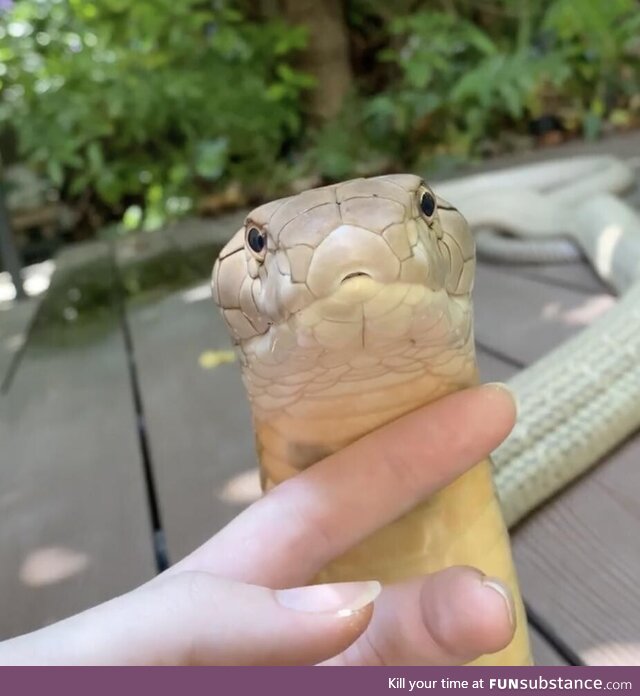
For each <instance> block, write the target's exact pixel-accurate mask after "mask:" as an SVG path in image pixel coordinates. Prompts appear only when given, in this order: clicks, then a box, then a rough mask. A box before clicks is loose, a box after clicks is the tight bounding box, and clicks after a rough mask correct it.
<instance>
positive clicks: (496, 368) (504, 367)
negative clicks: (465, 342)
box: [476, 346, 519, 382]
mask: <svg viewBox="0 0 640 696" xmlns="http://www.w3.org/2000/svg"><path fill="white" fill-rule="evenodd" d="M476 357H477V359H478V368H479V370H480V379H481V380H482V381H483V382H506V381H507V380H508V379H509V378H510V377H513V375H514V374H515V373H516V372H517V371H518V369H519V368H518V367H517V366H516V365H514V364H513V363H511V362H508V361H506V360H504V359H503V358H501V357H500V356H499V355H496V354H492V353H489V352H488V351H487V350H486V349H485V348H483V347H482V346H476Z"/></svg>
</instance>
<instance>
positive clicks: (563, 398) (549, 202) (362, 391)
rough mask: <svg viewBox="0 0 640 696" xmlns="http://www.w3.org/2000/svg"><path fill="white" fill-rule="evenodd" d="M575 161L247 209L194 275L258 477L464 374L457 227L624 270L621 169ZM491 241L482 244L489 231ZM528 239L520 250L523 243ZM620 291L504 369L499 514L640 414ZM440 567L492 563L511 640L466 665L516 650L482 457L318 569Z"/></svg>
mask: <svg viewBox="0 0 640 696" xmlns="http://www.w3.org/2000/svg"><path fill="white" fill-rule="evenodd" d="M582 164H583V166H584V171H583V174H584V175H583V176H582V177H580V176H576V166H578V168H579V166H580V165H579V163H578V165H576V164H575V163H574V164H573V165H567V164H566V163H559V164H558V163H554V164H553V165H538V166H537V167H530V168H528V170H527V171H525V172H524V173H523V174H522V175H521V176H520V177H518V176H517V175H513V174H512V175H511V176H509V173H507V174H506V175H505V174H501V173H498V174H490V175H484V176H480V177H471V178H468V179H462V180H458V181H456V182H444V183H443V184H441V185H440V186H439V187H438V194H439V195H436V193H434V191H432V189H431V188H429V186H428V185H427V184H426V183H425V182H424V181H422V180H421V179H420V178H419V177H417V176H413V175H408V174H407V175H388V176H382V177H373V178H369V179H357V180H352V181H347V182H343V183H341V184H335V185H332V186H327V187H323V188H319V189H312V190H310V191H306V192H303V193H300V194H297V195H295V196H292V197H289V198H285V199H281V200H277V201H273V202H271V203H267V204H265V205H262V206H260V207H259V208H256V209H255V210H254V211H252V212H251V213H249V215H248V216H247V219H246V224H245V225H244V227H243V228H242V229H240V230H239V231H238V232H237V233H236V234H235V235H234V236H233V238H232V239H231V241H230V242H229V243H228V244H227V245H226V247H225V248H224V249H223V250H222V252H221V253H220V256H219V258H218V259H217V261H216V264H215V266H214V270H213V277H212V286H213V291H214V299H215V301H216V302H217V304H218V305H219V306H220V307H221V309H222V314H223V317H224V319H225V322H226V324H227V326H228V329H229V331H230V334H231V336H232V338H233V342H234V344H235V346H236V350H237V353H238V357H239V361H240V363H241V367H242V376H243V381H244V384H245V386H246V389H247V393H248V397H249V400H250V404H251V409H252V415H253V420H254V426H255V431H256V440H257V450H258V455H259V460H260V467H261V474H262V483H263V488H265V489H268V488H270V487H271V486H273V485H276V484H277V483H279V482H280V481H282V480H284V479H286V478H288V477H289V476H293V475H295V474H296V473H298V472H299V471H301V470H302V469H304V468H305V467H307V466H309V465H311V464H313V463H314V462H316V461H318V460H320V459H322V458H323V457H325V456H327V455H328V454H330V453H331V452H334V451H336V450H338V449H340V448H342V447H344V446H345V445H347V444H349V443H350V442H352V441H354V440H355V439H357V438H359V437H361V436H362V435H364V434H366V433H367V432H370V431H371V430H373V429H375V428H377V427H379V426H381V425H382V424H384V423H387V422H389V421H391V420H393V419H395V418H397V417H398V416H400V415H402V414H403V413H406V412H408V411H411V410H413V409H415V408H417V407H418V406H421V405H423V404H426V403H428V402H429V401H432V400H434V399H437V398H440V397H441V396H443V395H445V394H447V393H450V392H452V391H455V390H458V389H461V388H464V387H466V386H470V385H472V384H475V383H477V382H478V380H479V378H478V372H477V366H476V361H475V353H474V341H473V320H472V305H471V291H472V286H473V276H474V269H475V245H474V238H473V236H472V229H473V230H474V231H479V230H484V229H486V228H490V229H493V230H501V231H509V232H511V233H515V234H520V235H522V234H525V235H534V236H536V235H537V236H540V235H546V236H549V235H551V234H554V233H555V234H556V235H557V234H558V232H559V233H560V234H561V235H563V236H565V237H569V238H571V239H572V240H573V241H574V242H575V241H576V240H577V242H578V243H579V244H580V245H581V246H582V251H583V253H586V254H587V255H588V256H589V257H590V258H591V259H592V261H593V263H594V265H596V267H598V264H600V267H599V270H600V271H601V272H602V274H603V275H604V276H605V277H606V273H607V271H608V272H609V274H610V275H611V274H612V269H614V268H615V269H617V272H616V273H615V275H616V278H617V277H619V276H624V277H625V278H627V279H628V283H629V284H633V282H634V279H635V277H636V274H635V273H636V272H635V266H634V268H632V269H629V259H630V258H634V256H633V253H624V252H625V250H626V251H628V248H627V246H625V245H627V243H628V241H629V239H632V240H633V239H634V237H633V232H634V231H636V230H635V229H634V225H635V224H636V222H637V220H636V218H635V216H634V215H633V214H631V213H629V209H628V208H627V207H626V206H623V205H622V204H620V203H619V202H618V201H617V199H613V198H611V197H609V198H611V200H608V199H607V198H606V196H607V194H605V193H602V191H604V190H607V189H608V190H611V191H618V190H620V189H622V188H624V186H627V185H628V184H629V180H628V179H629V177H628V175H627V172H625V171H623V170H621V169H619V168H616V166H614V165H615V164H616V163H615V162H613V164H612V163H611V162H608V164H609V165H611V166H610V167H609V170H607V167H606V166H603V164H605V163H603V162H595V163H594V162H591V161H586V160H585V162H583V163H582ZM585 172H586V173H585ZM516 174H517V173H516ZM442 196H445V198H443V197H442ZM448 201H454V202H455V203H456V206H455V207H454V205H452V204H451V203H449V202H448ZM578 201H580V202H581V203H582V204H583V205H581V208H580V210H579V211H578V210H577V206H576V205H572V204H575V203H577V202H578ZM616 206H619V207H618V208H617V209H616ZM457 208H460V209H462V211H463V212H464V214H465V216H463V215H462V214H461V213H460V212H459V211H458V209H457ZM603 209H604V214H603ZM523 210H527V211H528V212H527V215H523V214H522V211H523ZM612 216H613V218H614V219H616V220H617V221H618V229H617V232H616V233H615V234H614V236H615V237H616V239H615V241H616V244H614V245H613V246H614V247H616V246H617V251H616V248H613V249H611V248H609V247H611V244H609V247H608V248H607V253H608V261H607V263H604V264H603V261H602V237H603V235H604V236H605V237H606V235H607V230H609V229H610V224H611V217H612ZM625 216H626V217H625ZM465 217H466V218H467V219H468V220H469V221H470V223H471V225H469V224H468V223H467V220H466V219H465ZM611 234H613V233H609V236H611ZM489 241H491V240H489ZM621 241H622V242H623V243H622V244H621V243H620V242H621ZM633 243H634V242H633V241H632V242H631V246H633ZM492 244H493V246H492V247H491V244H489V246H490V247H491V248H492V249H493V250H494V251H496V250H497V253H500V249H501V245H503V242H502V241H501V240H500V239H493V242H492ZM621 249H622V253H621V251H620V250H621ZM535 253H536V251H535V247H531V249H530V252H529V253H525V254H523V257H524V258H529V257H530V256H531V254H535ZM635 258H636V259H638V258H640V254H637V255H636V256H635ZM616 259H618V260H617V261H616ZM620 259H622V260H620ZM616 263H617V264H618V266H620V268H618V267H617V266H616ZM607 264H608V265H607ZM604 266H607V268H604ZM609 279H611V278H609ZM620 289H625V288H620ZM639 295H640V284H637V285H632V287H631V289H630V290H629V291H628V292H627V293H626V295H625V297H624V298H623V300H622V301H621V302H620V303H619V305H618V306H617V307H616V308H614V309H613V310H611V311H610V312H609V313H608V314H607V316H606V317H605V318H604V319H601V320H600V322H597V323H596V325H594V326H593V327H591V328H590V329H588V330H587V331H585V332H583V333H582V334H580V335H579V336H578V337H576V338H575V339H572V340H571V341H569V342H568V343H567V344H565V345H564V346H561V347H560V348H559V349H558V350H556V351H554V352H553V353H552V354H551V355H549V356H548V357H547V358H545V359H544V360H542V361H540V362H539V363H537V364H536V365H535V366H533V367H532V368H529V369H528V370H525V371H524V372H523V373H521V375H519V376H518V377H516V378H515V379H514V380H513V382H512V386H513V388H514V390H515V392H516V394H517V396H518V400H519V407H520V410H519V419H518V425H517V426H516V429H515V430H514V433H513V434H512V436H511V437H510V438H508V440H507V441H506V443H504V445H503V446H502V447H501V448H500V449H499V450H498V451H497V453H496V459H497V461H496V462H495V464H496V471H495V479H496V482H497V485H498V489H499V492H500V496H501V498H502V503H503V507H504V514H505V516H506V519H507V521H508V522H509V523H513V522H514V521H516V520H518V519H519V518H520V517H521V516H522V515H523V514H525V513H526V512H527V511H528V510H529V509H531V507H532V506H534V505H535V504H537V503H538V502H540V500H542V499H544V498H545V497H547V496H548V495H550V494H551V493H553V492H554V491H556V490H557V489H558V488H559V487H560V486H561V485H563V484H564V483H566V482H567V481H568V480H570V479H571V478H574V477H575V475H576V474H577V473H579V472H580V471H582V470H584V469H585V468H586V467H587V466H589V465H590V464H592V463H593V462H594V461H595V460H596V459H597V457H598V456H599V455H600V454H602V453H604V452H605V451H607V450H608V449H610V448H611V447H612V446H613V445H614V444H615V443H616V442H618V441H619V440H620V439H621V438H622V437H624V436H625V435H626V434H628V432H631V430H632V429H633V428H635V427H637V426H638V425H639V424H640V423H638V420H639V418H638V415H637V411H638V408H637V405H638V400H639V393H640V368H639V367H638V365H639V364H640V361H638V359H637V358H638V344H639V343H640V336H638V326H639V324H638V323H633V322H629V318H630V317H633V318H634V319H635V320H637V319H638V318H639V317H638V309H637V308H638V307H639V306H640V305H639V304H638V301H637V300H638V299H639V298H638V296H639ZM603 322H606V326H605V327H604V328H605V330H603V326H602V324H603ZM612 397H613V402H614V403H613V404H612V405H611V404H609V403H608V401H609V400H610V399H612ZM630 413H632V414H633V415H632V416H630V415H629V414H630ZM603 414H604V415H603ZM461 427H463V424H461ZM453 564H468V565H473V566H476V567H479V568H481V569H482V570H483V571H484V572H486V573H487V574H490V575H493V576H497V577H500V578H501V579H502V580H503V581H505V582H507V583H508V584H509V585H510V587H511V589H512V592H513V594H514V597H515V601H516V612H517V624H518V628H517V631H516V636H515V637H514V640H513V641H512V643H511V644H510V646H508V647H507V648H506V649H505V650H503V651H501V652H499V653H496V654H494V655H490V656H485V657H484V658H481V660H479V661H477V662H476V663H477V664H485V665H486V664H502V665H505V664H511V665H515V664H528V663H529V662H530V652H529V647H528V637H527V634H526V620H525V616H524V611H523V607H522V602H521V599H520V595H519V591H518V586H517V579H516V576H515V572H514V569H513V563H512V560H511V554H510V549H509V540H508V535H507V532H506V528H505V524H504V521H503V513H502V511H501V507H500V504H499V503H498V498H497V496H496V494H495V488H494V483H493V480H492V466H491V462H490V461H488V460H487V461H484V462H480V463H478V465H477V466H475V467H474V468H473V469H472V470H471V471H470V472H468V473H467V474H465V475H464V476H462V477H461V478H460V479H458V480H457V481H455V482H454V483H453V484H451V485H450V486H448V487H447V488H446V489H444V490H443V491H441V492H440V493H439V494H437V495H436V496H434V497H433V498H432V499H430V500H428V501H426V502H424V503H422V504H421V505H420V506H418V507H417V508H416V509H414V510H413V511H412V512H410V513H409V514H407V515H405V516H404V517H402V518H400V519H399V520H397V521H396V522H394V523H392V524H391V525H389V526H388V527H386V528H385V529H383V530H380V531H379V532H378V533H376V534H374V535H373V536H372V537H370V538H369V539H367V540H365V541H364V542H362V544H360V545H359V546H358V547H357V548H355V549H352V550H351V551H350V552H348V553H347V554H345V555H344V556H343V557H341V558H339V559H337V560H336V561H335V562H334V563H332V564H331V565H330V567H328V568H326V569H325V570H324V571H323V573H322V574H321V577H320V578H318V579H319V580H322V581H340V580H352V579H362V578H377V579H379V580H381V581H383V582H393V581H396V580H399V579H402V578H405V577H409V576H414V575H418V574H423V573H427V572H432V571H434V570H437V569H439V568H442V567H445V566H448V565H453Z"/></svg>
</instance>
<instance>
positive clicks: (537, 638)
mask: <svg viewBox="0 0 640 696" xmlns="http://www.w3.org/2000/svg"><path fill="white" fill-rule="evenodd" d="M529 638H530V639H531V652H532V653H533V662H534V664H535V665H536V666H538V667H543V666H554V665H555V666H558V665H561V666H564V665H566V664H568V663H567V661H566V660H565V659H564V658H563V657H562V655H560V654H559V653H558V652H557V651H556V650H555V648H554V647H553V646H552V645H551V643H549V641H547V639H546V638H545V637H544V636H543V635H542V634H541V633H540V632H539V631H538V630H537V629H536V628H534V627H533V626H531V625H530V626H529Z"/></svg>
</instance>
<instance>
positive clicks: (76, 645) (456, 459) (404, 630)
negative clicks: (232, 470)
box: [0, 385, 515, 665]
mask: <svg viewBox="0 0 640 696" xmlns="http://www.w3.org/2000/svg"><path fill="white" fill-rule="evenodd" d="M488 414H489V415H488ZM514 418H515V408H514V403H513V399H512V397H511V396H510V395H509V393H508V392H507V391H506V390H505V389H502V388H500V387H497V386H495V385H486V386H484V387H476V388H473V389H469V390H466V391H464V392H458V393H456V394H453V395H451V396H448V397H446V398H444V399H442V400H440V401H438V402H436V403H434V404H431V405H429V406H426V407H424V408H421V409H419V410H418V411H415V412H413V413H411V414H409V415H407V416H405V417H403V418H401V419H399V420H397V421H395V422H394V423H391V424H389V425H387V426H385V427H383V428H381V429H380V430H377V431H376V432H374V433H371V434H370V435H368V436H367V437H365V438H363V439H361V440H359V441H358V442H356V443H354V444H353V445H351V446H349V447H347V448H346V449H344V450H342V451H340V452H338V453H336V454H334V455H332V456H330V457H327V458H326V459H324V460H323V461H321V462H318V463H317V464H315V465H313V466H312V467H310V468H309V469H308V470H306V471H305V472H303V473H301V474H299V475H298V476H296V477H294V478H293V479H290V480H288V481H286V482H284V483H282V484H281V485H279V486H278V487H277V488H275V489H273V490H272V491H270V492H269V493H268V494H267V495H266V496H265V497H264V498H262V499H261V500H259V501H258V502H256V503H255V504H253V505H252V506H251V507H249V508H248V509H247V510H245V511H244V512H243V513H241V514H240V515H238V517H236V518H235V519H234V520H233V521H232V522H231V523H230V524H228V525H227V526H226V527H225V528H224V529H222V530H221V531H220V532H219V533H218V534H216V535H215V536H214V537H213V538H212V539H210V540H209V541H208V542H207V543H205V544H204V545H203V546H201V547H200V548H199V549H197V550H196V551H194V552H193V553H192V554H190V555H189V556H187V557H186V558H185V559H183V560H182V561H180V562H179V563H177V564H176V565H175V566H173V567H172V568H170V569H169V570H168V571H166V572H165V573H163V574H162V575H160V576H158V577H157V578H154V579H153V580H151V581H150V582H148V583H146V584H145V585H143V586H141V587H140V588H138V589H136V590H134V591H132V592H129V593H127V594H125V595H123V596H122V597H118V598H116V599H114V600H111V601H110V602H106V603H105V604H102V605H99V606H97V607H94V608H92V609H89V610H87V611H85V612H83V613H81V614H78V615H77V616H74V617H71V618H70V619H66V620H64V621H61V622H59V623H57V624H54V625H52V626H50V627H47V628H44V629H41V630H39V631H35V632H34V633H31V634H28V635H25V636H21V637H19V638H14V639H12V640H9V641H6V642H4V643H2V644H0V664H67V665H69V664H91V665H97V664H121V665H131V664H156V665H161V664H162V665H164V664H189V665H193V664H208V665H264V664H317V663H323V664H330V665H380V664H386V665H401V664H414V665H431V664H439V665H452V664H463V663H466V662H469V661H471V660H472V659H474V658H476V657H478V656H479V655H481V654H484V653H488V652H495V651H497V650H500V649H502V648H503V647H505V646H506V645H507V644H508V643H509V641H510V640H511V638H512V636H513V632H514V626H513V624H512V618H511V617H513V615H514V612H513V608H512V600H511V598H510V595H509V592H508V590H507V589H506V587H505V586H504V585H502V584H501V583H500V582H499V581H498V580H496V579H494V578H485V577H484V576H483V575H482V574H481V573H480V572H479V571H477V570H474V569H472V568H466V567H456V568H449V569H445V570H443V571H440V572H438V573H434V574H432V575H428V576H426V577H422V578H416V579H413V580H409V581H407V582H403V583H399V584H397V585H391V586H386V587H384V588H383V589H382V591H380V590H381V588H380V586H379V584H378V583H376V582H364V583H341V584H333V585H321V586H311V587H300V586H301V585H304V583H306V582H309V581H311V579H312V578H313V577H314V575H315V574H316V573H317V572H318V571H319V570H320V569H321V568H322V567H323V566H325V565H326V564H327V562H328V561H330V560H331V559H333V558H335V557H336V556H339V555H340V554H341V553H342V552H344V551H346V550H347V549H348V548H350V547H352V546H354V545H355V544H357V543H358V542H359V541H361V540H362V539H364V538H365V537H366V536H368V535H369V534H370V533H372V532H373V531H375V530H376V529H378V528H380V527H382V526H384V525H385V524H387V523H389V522H391V521H392V520H394V519H396V518H397V517H399V516H400V515H402V514H404V513H405V512H408V511H409V510H410V509H411V508H413V507H414V506H415V505H416V504H418V503H419V502H420V501H422V500H423V499H425V498H428V497H429V496H431V495H433V494H434V493H435V492H436V491H438V490H439V489H441V488H443V487H444V486H446V485H447V484H448V483H450V482H451V481H452V480H454V479H455V478H457V477H458V476H460V475H461V474H463V473H464V472H465V471H466V470H468V469H469V468H470V467H471V466H473V465H474V464H476V463H477V462H479V461H480V460H481V459H483V458H484V457H486V456H487V454H488V453H489V452H491V451H492V450H493V449H494V448H495V447H496V446H497V445H498V444H499V443H500V442H501V441H502V440H503V439H504V438H505V437H506V435H507V434H508V433H509V431H510V430H511V428H512V427H513V423H514ZM460 423H464V425H465V427H464V428H460ZM363 490H366V492H367V495H366V497H364V496H362V495H361V493H362V491H363ZM269 588H273V589H269ZM279 588H280V589H279ZM281 588H293V589H281ZM374 599H375V612H374V610H373V600H374Z"/></svg>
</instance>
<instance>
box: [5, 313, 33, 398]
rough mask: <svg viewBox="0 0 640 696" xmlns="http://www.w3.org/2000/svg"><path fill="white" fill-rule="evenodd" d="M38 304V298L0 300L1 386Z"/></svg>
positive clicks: (22, 343) (23, 339)
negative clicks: (14, 300)
mask: <svg viewBox="0 0 640 696" xmlns="http://www.w3.org/2000/svg"><path fill="white" fill-rule="evenodd" d="M37 306H38V300H36V299H28V300H22V301H20V302H7V303H2V302H0V388H1V387H2V385H3V383H4V381H5V379H6V378H7V373H8V371H9V369H10V367H11V364H12V362H13V360H14V359H15V357H16V355H17V353H18V352H19V351H20V349H21V348H22V346H23V345H24V342H25V341H26V337H27V331H28V328H29V324H30V323H31V320H32V318H33V315H34V312H35V311H36V308H37Z"/></svg>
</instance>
